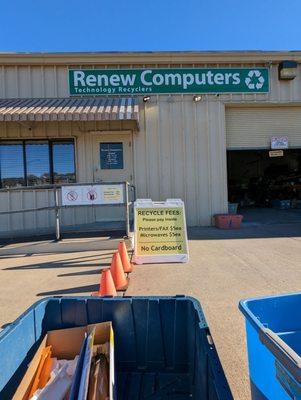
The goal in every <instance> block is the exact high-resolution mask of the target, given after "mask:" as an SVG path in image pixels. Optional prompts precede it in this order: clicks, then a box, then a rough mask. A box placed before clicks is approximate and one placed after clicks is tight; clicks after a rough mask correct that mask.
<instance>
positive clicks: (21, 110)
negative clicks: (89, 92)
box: [0, 97, 139, 125]
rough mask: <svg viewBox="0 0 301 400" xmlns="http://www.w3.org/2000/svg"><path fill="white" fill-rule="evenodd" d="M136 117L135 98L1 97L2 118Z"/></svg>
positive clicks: (119, 118) (75, 119)
mask: <svg viewBox="0 0 301 400" xmlns="http://www.w3.org/2000/svg"><path fill="white" fill-rule="evenodd" d="M103 120H135V121H136V122H137V125H138V122H139V107H138V104H137V100H136V99H135V98H124V97H123V98H88V99H87V98H67V99H64V98H62V99H58V98H56V99H0V121H103Z"/></svg>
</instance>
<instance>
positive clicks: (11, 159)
mask: <svg viewBox="0 0 301 400" xmlns="http://www.w3.org/2000/svg"><path fill="white" fill-rule="evenodd" d="M73 182H75V162H74V142H73V141H70V140H23V141H0V187H13V186H37V185H38V186H40V185H47V184H52V183H55V184H63V183H73Z"/></svg>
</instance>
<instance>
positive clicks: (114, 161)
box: [100, 143, 123, 169]
mask: <svg viewBox="0 0 301 400" xmlns="http://www.w3.org/2000/svg"><path fill="white" fill-rule="evenodd" d="M100 167H101V169H123V144H122V143H100Z"/></svg>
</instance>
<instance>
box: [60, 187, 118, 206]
mask: <svg viewBox="0 0 301 400" xmlns="http://www.w3.org/2000/svg"><path fill="white" fill-rule="evenodd" d="M123 190H124V187H123V185H122V184H117V185H83V186H80V185H79V186H62V205H63V206H86V205H93V204H95V205H101V204H123V202H124V196H123Z"/></svg>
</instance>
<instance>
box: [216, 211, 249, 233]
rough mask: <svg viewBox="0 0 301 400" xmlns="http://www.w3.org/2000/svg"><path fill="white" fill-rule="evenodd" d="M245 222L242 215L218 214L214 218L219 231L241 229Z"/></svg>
mask: <svg viewBox="0 0 301 400" xmlns="http://www.w3.org/2000/svg"><path fill="white" fill-rule="evenodd" d="M242 220H243V216H242V215H237V214H216V215H215V216H214V221H215V226H216V227H217V228H219V229H239V228H240V225H241V222H242Z"/></svg>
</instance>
